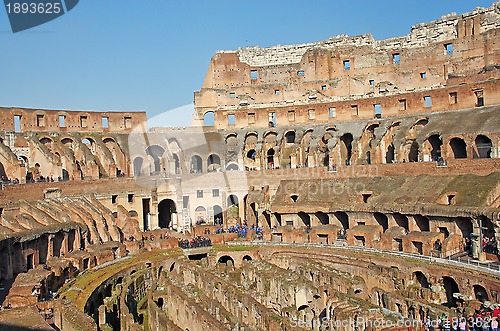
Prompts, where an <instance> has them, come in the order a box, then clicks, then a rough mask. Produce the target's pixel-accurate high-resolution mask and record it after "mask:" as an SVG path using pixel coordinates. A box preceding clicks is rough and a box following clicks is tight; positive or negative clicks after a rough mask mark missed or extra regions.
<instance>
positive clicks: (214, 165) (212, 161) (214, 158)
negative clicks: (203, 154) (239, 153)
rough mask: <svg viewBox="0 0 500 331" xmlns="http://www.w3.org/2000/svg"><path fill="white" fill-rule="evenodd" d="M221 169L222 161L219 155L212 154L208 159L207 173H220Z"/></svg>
mask: <svg viewBox="0 0 500 331" xmlns="http://www.w3.org/2000/svg"><path fill="white" fill-rule="evenodd" d="M220 169H221V161H220V157H219V155H217V154H210V155H209V156H208V158H207V171H208V172H214V171H220Z"/></svg>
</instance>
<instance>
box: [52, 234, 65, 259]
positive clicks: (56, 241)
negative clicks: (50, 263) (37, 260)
mask: <svg viewBox="0 0 500 331" xmlns="http://www.w3.org/2000/svg"><path fill="white" fill-rule="evenodd" d="M63 240H64V235H63V234H62V233H61V232H57V233H56V234H55V236H54V238H53V239H52V256H57V257H59V256H61V253H62V252H61V249H62V248H63V245H62V243H63Z"/></svg>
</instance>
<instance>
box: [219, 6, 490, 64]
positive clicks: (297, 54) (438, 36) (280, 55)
mask: <svg viewBox="0 0 500 331" xmlns="http://www.w3.org/2000/svg"><path fill="white" fill-rule="evenodd" d="M499 8H500V2H497V3H494V4H493V5H492V6H491V7H490V8H487V9H485V8H477V9H475V10H474V11H472V12H470V13H466V14H463V15H457V14H456V13H451V14H449V15H445V16H443V17H442V18H441V19H439V20H436V21H433V22H429V23H421V24H417V25H415V26H413V27H412V29H411V32H410V33H409V34H408V35H406V36H403V37H396V38H390V39H384V40H375V39H374V38H373V36H372V35H369V34H367V35H360V36H354V37H349V36H348V35H345V34H343V35H338V36H334V37H332V38H329V39H328V40H324V41H320V42H313V43H305V44H297V45H276V46H272V47H266V48H261V47H259V46H254V47H246V48H240V49H238V50H237V51H218V52H217V54H223V53H232V52H235V53H236V54H237V55H238V57H239V59H240V61H241V62H243V63H246V64H248V65H250V66H252V67H260V66H270V65H283V64H293V63H300V62H301V60H302V57H303V55H304V54H305V53H306V52H307V51H308V50H309V49H311V48H326V49H335V48H338V47H344V46H347V47H361V46H370V47H373V48H374V49H377V50H380V51H391V50H395V49H405V48H415V47H425V46H429V45H431V44H433V43H436V42H443V41H447V40H450V39H456V38H459V37H464V36H467V35H473V34H478V33H484V32H486V31H488V30H491V29H496V28H499V27H500V21H499V20H498V18H499V11H500V9H499ZM481 18H482V19H481Z"/></svg>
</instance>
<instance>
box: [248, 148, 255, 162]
mask: <svg viewBox="0 0 500 331" xmlns="http://www.w3.org/2000/svg"><path fill="white" fill-rule="evenodd" d="M247 157H248V158H249V159H251V160H252V161H255V158H256V157H257V152H256V151H255V149H251V150H249V151H248V152H247Z"/></svg>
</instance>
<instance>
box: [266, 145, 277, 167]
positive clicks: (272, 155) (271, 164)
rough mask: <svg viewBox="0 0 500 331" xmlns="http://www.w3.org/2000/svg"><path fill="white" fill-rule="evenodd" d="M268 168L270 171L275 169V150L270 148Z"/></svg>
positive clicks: (268, 151)
mask: <svg viewBox="0 0 500 331" xmlns="http://www.w3.org/2000/svg"><path fill="white" fill-rule="evenodd" d="M266 154H267V166H268V169H274V166H275V165H274V155H275V154H276V152H275V150H274V148H269V149H268V150H267V153H266Z"/></svg>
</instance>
